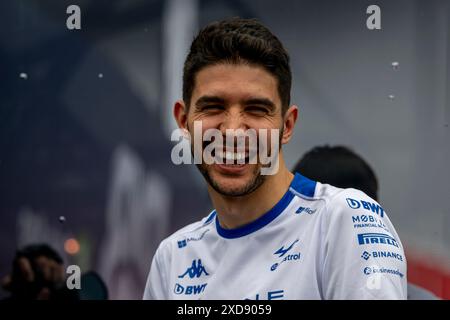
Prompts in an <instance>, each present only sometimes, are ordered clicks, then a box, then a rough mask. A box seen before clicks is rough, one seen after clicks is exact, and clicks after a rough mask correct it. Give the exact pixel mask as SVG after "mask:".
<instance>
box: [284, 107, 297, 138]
mask: <svg viewBox="0 0 450 320" xmlns="http://www.w3.org/2000/svg"><path fill="white" fill-rule="evenodd" d="M297 116H298V107H297V106H296V105H292V106H290V107H289V109H288V110H287V111H286V113H285V114H284V117H283V126H284V131H283V136H282V137H281V144H286V143H288V142H289V140H291V137H292V135H293V134H294V127H295V122H296V121H297Z"/></svg>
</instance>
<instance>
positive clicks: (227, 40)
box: [183, 18, 292, 114]
mask: <svg viewBox="0 0 450 320" xmlns="http://www.w3.org/2000/svg"><path fill="white" fill-rule="evenodd" d="M219 63H231V64H239V63H247V64H250V65H257V66H261V67H263V68H264V69H265V70H267V71H268V72H270V73H271V74H272V75H273V76H275V78H276V79H277V82H278V94H279V95H280V99H281V104H282V114H284V113H285V112H286V110H287V109H288V107H289V104H290V94H291V82H292V74H291V69H290V66H289V55H288V53H287V51H286V50H285V49H284V47H283V45H282V43H281V42H280V40H279V39H278V38H277V37H276V36H275V35H274V34H273V33H272V32H270V30H269V29H267V28H266V27H265V26H263V25H262V24H261V23H259V22H258V21H257V20H255V19H241V18H232V19H228V20H223V21H219V22H214V23H211V24H209V25H207V26H206V27H205V28H203V29H202V30H201V31H200V32H199V34H198V35H197V37H196V38H195V39H194V41H193V42H192V44H191V48H190V51H189V54H188V56H187V58H186V61H185V63H184V70H183V100H184V102H185V103H186V106H187V107H189V104H190V102H191V97H192V92H193V90H194V86H195V76H196V74H197V73H198V72H199V71H200V70H201V69H203V68H205V67H207V66H211V65H215V64H219Z"/></svg>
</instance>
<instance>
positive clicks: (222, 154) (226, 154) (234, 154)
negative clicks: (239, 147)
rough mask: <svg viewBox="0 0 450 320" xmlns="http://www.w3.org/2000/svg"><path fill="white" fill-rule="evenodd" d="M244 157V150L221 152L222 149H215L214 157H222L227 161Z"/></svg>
mask: <svg viewBox="0 0 450 320" xmlns="http://www.w3.org/2000/svg"><path fill="white" fill-rule="evenodd" d="M245 157H246V153H245V152H230V151H227V152H223V151H222V150H217V153H216V158H218V159H224V160H228V161H234V160H243V159H245Z"/></svg>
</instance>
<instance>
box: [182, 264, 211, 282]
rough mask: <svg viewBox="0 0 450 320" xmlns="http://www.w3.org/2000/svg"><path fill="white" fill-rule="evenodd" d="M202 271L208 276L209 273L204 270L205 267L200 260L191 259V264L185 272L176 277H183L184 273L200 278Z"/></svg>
mask: <svg viewBox="0 0 450 320" xmlns="http://www.w3.org/2000/svg"><path fill="white" fill-rule="evenodd" d="M202 273H204V274H205V276H209V273H208V272H206V269H205V267H204V266H203V265H202V260H201V259H198V260H193V261H192V265H191V266H190V267H189V268H187V270H186V272H185V273H183V274H182V275H179V276H178V278H181V279H182V278H184V277H185V276H186V275H188V276H189V278H191V279H192V278H200V277H201V276H202Z"/></svg>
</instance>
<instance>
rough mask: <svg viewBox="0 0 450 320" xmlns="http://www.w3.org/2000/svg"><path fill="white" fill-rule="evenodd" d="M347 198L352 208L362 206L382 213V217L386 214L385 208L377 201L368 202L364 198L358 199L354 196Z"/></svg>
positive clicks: (379, 213)
mask: <svg viewBox="0 0 450 320" xmlns="http://www.w3.org/2000/svg"><path fill="white" fill-rule="evenodd" d="M345 200H347V204H348V206H349V207H350V208H352V209H359V208H361V206H362V207H363V208H364V209H366V210H369V211H372V212H374V213H376V214H378V215H380V217H383V216H384V209H383V208H382V207H381V206H380V205H379V204H377V203H372V202H367V201H364V200H360V201H358V200H355V199H352V198H347V199H345Z"/></svg>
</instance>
